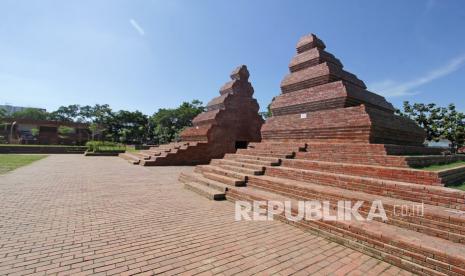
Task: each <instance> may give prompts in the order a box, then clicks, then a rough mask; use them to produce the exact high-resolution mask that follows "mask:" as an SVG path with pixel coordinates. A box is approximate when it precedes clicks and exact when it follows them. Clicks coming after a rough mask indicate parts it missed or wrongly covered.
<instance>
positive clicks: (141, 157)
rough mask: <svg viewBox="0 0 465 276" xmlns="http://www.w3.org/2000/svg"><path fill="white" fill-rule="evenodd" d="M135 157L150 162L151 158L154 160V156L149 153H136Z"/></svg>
mask: <svg viewBox="0 0 465 276" xmlns="http://www.w3.org/2000/svg"><path fill="white" fill-rule="evenodd" d="M134 155H136V156H138V157H139V159H145V160H148V159H150V158H152V156H153V155H151V154H149V153H147V152H143V151H141V152H137V153H134Z"/></svg>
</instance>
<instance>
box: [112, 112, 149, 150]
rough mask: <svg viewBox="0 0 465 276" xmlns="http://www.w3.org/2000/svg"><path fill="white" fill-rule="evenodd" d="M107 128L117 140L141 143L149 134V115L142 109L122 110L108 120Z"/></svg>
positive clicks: (113, 138)
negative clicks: (141, 110)
mask: <svg viewBox="0 0 465 276" xmlns="http://www.w3.org/2000/svg"><path fill="white" fill-rule="evenodd" d="M107 130H108V134H109V135H110V136H111V137H112V140H113V141H115V142H121V143H136V144H140V143H143V142H145V141H146V138H147V135H148V117H147V116H146V115H144V114H143V113H142V112H140V111H135V112H131V111H126V110H120V111H118V112H116V113H114V114H113V115H112V117H111V120H110V121H108V126H107Z"/></svg>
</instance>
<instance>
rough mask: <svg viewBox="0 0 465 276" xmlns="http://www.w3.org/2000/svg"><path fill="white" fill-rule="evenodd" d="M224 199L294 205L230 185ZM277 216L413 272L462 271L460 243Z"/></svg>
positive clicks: (366, 225) (375, 226) (374, 226)
mask: <svg viewBox="0 0 465 276" xmlns="http://www.w3.org/2000/svg"><path fill="white" fill-rule="evenodd" d="M226 199H228V200H231V201H236V200H246V201H253V200H258V201H272V200H274V201H281V202H282V201H292V202H293V206H297V203H296V202H295V199H294V198H289V197H284V196H281V195H277V194H275V193H270V192H266V191H262V190H259V189H254V188H252V187H243V188H231V189H230V190H228V191H227V192H226ZM296 210H297V209H296V208H295V209H294V210H293V211H294V212H296ZM277 218H278V219H280V220H283V221H285V222H287V223H290V224H293V225H295V226H298V227H301V228H304V229H306V230H308V231H311V232H313V233H316V234H319V235H321V236H323V237H326V238H328V239H330V240H332V241H335V242H338V243H340V244H343V245H345V246H348V247H351V248H353V249H356V250H358V251H361V252H363V253H365V254H367V255H369V256H372V257H375V258H378V259H380V260H383V261H386V262H388V263H391V264H394V265H396V266H398V267H401V268H403V269H406V270H408V271H411V272H413V273H416V274H420V275H465V247H464V246H463V245H462V244H458V243H454V242H451V241H448V240H444V239H441V238H437V237H432V236H429V235H426V234H423V233H419V232H415V231H412V230H407V229H403V228H399V227H396V226H393V225H389V224H385V223H382V222H378V221H370V222H366V221H356V220H351V221H341V220H336V221H323V220H313V221H312V220H309V221H307V220H302V221H297V222H293V221H289V220H287V219H286V218H284V217H283V216H277Z"/></svg>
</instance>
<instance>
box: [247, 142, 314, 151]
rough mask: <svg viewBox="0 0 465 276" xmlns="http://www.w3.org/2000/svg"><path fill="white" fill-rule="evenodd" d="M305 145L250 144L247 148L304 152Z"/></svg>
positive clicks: (283, 143)
mask: <svg viewBox="0 0 465 276" xmlns="http://www.w3.org/2000/svg"><path fill="white" fill-rule="evenodd" d="M306 147H307V145H306V144H305V143H285V142H277V143H276V142H256V143H250V144H249V146H248V148H250V149H259V150H276V149H278V150H285V151H304V150H305V149H306Z"/></svg>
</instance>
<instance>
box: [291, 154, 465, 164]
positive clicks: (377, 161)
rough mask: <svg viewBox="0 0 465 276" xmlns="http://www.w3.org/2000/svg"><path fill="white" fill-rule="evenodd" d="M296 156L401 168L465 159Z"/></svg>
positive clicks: (331, 155) (432, 156)
mask: <svg viewBox="0 0 465 276" xmlns="http://www.w3.org/2000/svg"><path fill="white" fill-rule="evenodd" d="M295 158H296V159H305V160H315V161H327V162H338V163H351V164H366V165H378V166H387V167H400V168H415V167H426V166H430V165H438V164H449V163H453V162H456V161H459V160H465V156H459V155H455V156H454V155H446V156H442V155H424V156H395V155H378V154H340V153H339V154H329V153H315V152H297V153H296V156H295Z"/></svg>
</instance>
